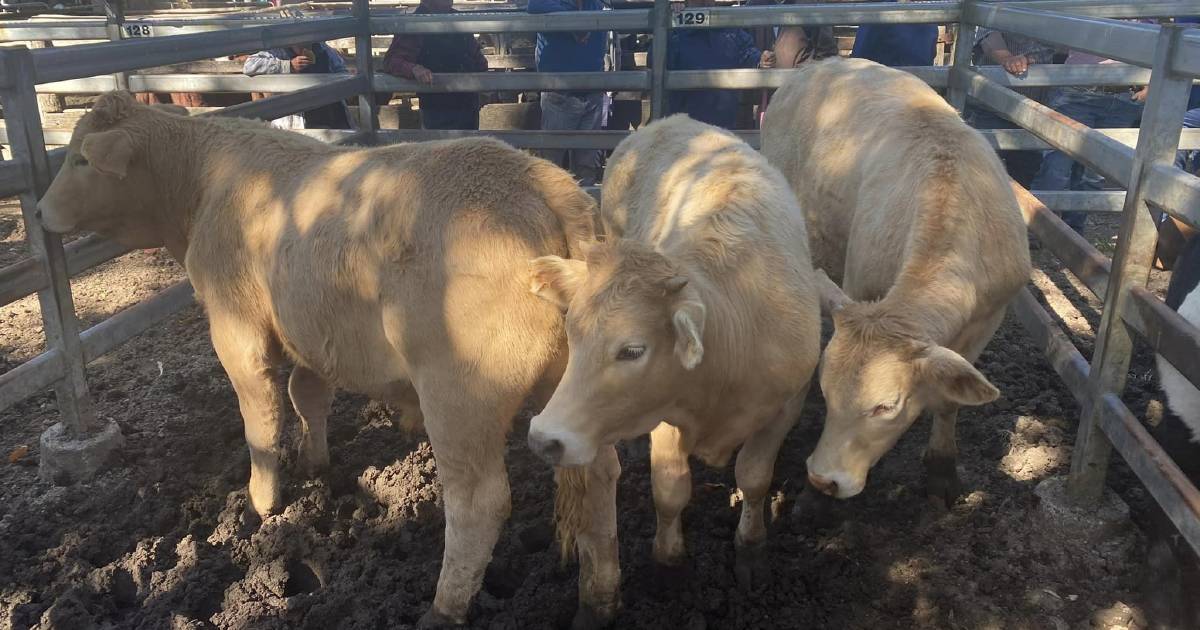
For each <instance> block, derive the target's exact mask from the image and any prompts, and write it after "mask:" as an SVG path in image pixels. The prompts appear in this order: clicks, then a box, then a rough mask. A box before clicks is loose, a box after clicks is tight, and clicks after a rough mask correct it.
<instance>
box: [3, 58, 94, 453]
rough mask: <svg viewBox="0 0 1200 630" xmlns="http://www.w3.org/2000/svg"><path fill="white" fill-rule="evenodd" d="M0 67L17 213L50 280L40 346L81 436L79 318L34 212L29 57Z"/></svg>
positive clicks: (45, 163)
mask: <svg viewBox="0 0 1200 630" xmlns="http://www.w3.org/2000/svg"><path fill="white" fill-rule="evenodd" d="M0 67H2V68H3V71H4V76H5V77H6V78H7V79H8V84H7V85H4V86H3V87H0V107H3V109H4V119H5V123H6V128H7V131H8V139H9V143H10V145H11V146H12V152H13V159H15V160H19V161H22V162H25V163H26V164H28V166H29V173H30V177H31V180H32V181H31V184H32V187H31V189H30V190H27V191H26V192H24V193H21V216H22V218H23V219H24V222H25V233H26V235H27V238H28V241H29V249H30V254H32V255H33V257H34V259H36V260H39V261H41V263H42V265H43V266H44V268H45V272H46V277H47V278H49V280H50V286H49V287H48V288H46V289H43V290H41V291H39V292H38V302H39V303H40V305H41V309H42V323H43V325H44V327H45V330H46V350H47V351H50V352H53V351H57V352H58V353H59V354H60V356H61V357H62V365H63V368H64V372H65V374H64V376H63V378H62V380H61V381H59V382H58V383H57V384H56V385H55V390H54V392H55V396H56V397H57V399H58V409H59V412H60V413H61V414H62V422H63V424H64V425H65V426H66V428H67V431H68V433H69V434H71V435H73V436H81V435H83V434H85V433H88V432H90V431H92V430H93V429H95V428H96V418H95V413H94V412H93V410H92V402H91V399H90V398H89V397H88V387H87V380H86V375H85V372H84V360H83V350H82V347H81V344H80V341H79V322H78V320H76V318H75V304H74V302H73V301H72V299H71V279H70V277H69V274H68V273H67V259H66V254H65V253H64V252H63V245H62V239H61V238H59V236H58V235H57V234H52V233H50V232H47V231H45V230H43V229H42V224H41V222H40V221H39V220H38V217H37V202H38V199H40V198H41V196H42V195H43V194H44V193H45V192H46V189H47V188H48V187H49V186H50V180H51V179H52V178H53V173H52V172H51V170H50V160H49V158H48V157H47V155H46V145H45V142H44V140H43V137H42V119H41V116H40V115H39V113H38V104H37V96H36V95H35V93H34V75H33V56H32V54H31V53H30V52H29V50H27V49H25V48H8V49H4V50H0Z"/></svg>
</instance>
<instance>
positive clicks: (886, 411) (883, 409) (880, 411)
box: [867, 403, 897, 418]
mask: <svg viewBox="0 0 1200 630" xmlns="http://www.w3.org/2000/svg"><path fill="white" fill-rule="evenodd" d="M896 406H897V404H896V403H879V404H878V405H875V406H874V407H872V408H871V410H870V411H868V412H867V415H868V416H871V417H872V418H882V417H884V416H890V415H891V414H893V413H895V411H896Z"/></svg>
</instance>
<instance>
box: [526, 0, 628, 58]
mask: <svg viewBox="0 0 1200 630" xmlns="http://www.w3.org/2000/svg"><path fill="white" fill-rule="evenodd" d="M581 4H582V7H583V8H582V9H580V8H577V7H576V5H575V2H574V1H573V0H529V7H528V9H527V10H528V11H529V13H531V14H540V13H558V12H561V11H600V10H602V9H603V8H604V5H603V4H601V3H600V0H583V1H582V3H581ZM577 35H579V33H538V34H537V47H536V48H535V49H534V59H535V60H536V63H537V69H538V72H601V71H603V70H604V53H605V52H606V51H607V50H608V44H607V42H606V41H605V33H604V31H591V32H589V33H588V37H587V40H585V41H584V42H582V43H581V42H580V41H579V40H578V39H577V38H576V36H577Z"/></svg>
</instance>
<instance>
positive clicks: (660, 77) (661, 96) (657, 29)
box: [650, 0, 671, 120]
mask: <svg viewBox="0 0 1200 630" xmlns="http://www.w3.org/2000/svg"><path fill="white" fill-rule="evenodd" d="M650 20H651V27H652V28H653V29H654V30H653V36H652V37H653V39H651V43H652V44H653V46H654V47H653V48H652V49H651V50H650V120H657V119H659V118H662V117H664V116H666V115H667V89H666V87H667V40H668V39H670V34H671V0H654V9H653V11H652V12H651V14H650Z"/></svg>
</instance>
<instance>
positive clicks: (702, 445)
mask: <svg viewBox="0 0 1200 630" xmlns="http://www.w3.org/2000/svg"><path fill="white" fill-rule="evenodd" d="M601 217H602V220H603V223H604V226H605V230H606V232H607V233H608V235H609V238H611V239H612V241H611V242H609V243H605V244H601V245H597V246H595V247H594V248H592V249H590V251H587V252H585V260H563V259H561V258H558V257H554V256H550V257H544V258H539V259H537V260H535V261H533V271H532V275H533V290H534V292H535V293H537V294H538V295H540V296H542V297H545V298H546V299H547V300H549V301H551V302H553V303H554V304H556V305H558V306H560V307H561V308H563V309H565V310H566V313H567V341H568V344H569V347H570V353H569V360H568V363H567V369H566V372H565V373H564V375H563V379H562V381H561V382H560V383H559V386H558V389H556V390H555V392H554V395H553V396H552V397H551V399H550V402H549V403H547V405H546V408H545V409H544V410H543V411H542V412H541V413H540V414H538V415H537V416H536V417H534V419H533V421H532V423H531V424H530V429H529V445H530V447H531V448H532V449H533V450H534V452H536V453H538V454H539V455H540V456H541V457H542V458H544V459H545V460H546V461H548V462H549V463H551V464H555V465H562V466H574V467H588V469H587V473H586V474H587V475H588V476H589V479H588V482H587V483H585V484H580V486H581V487H585V488H586V490H583V491H582V492H586V494H587V496H586V498H585V497H583V496H580V497H577V498H578V499H579V501H580V504H579V505H574V506H572V505H569V503H568V502H566V501H564V497H562V496H561V494H562V493H564V492H565V488H560V497H559V505H558V507H559V518H560V527H561V526H563V521H564V519H565V520H568V521H569V520H571V519H572V518H574V517H575V515H576V512H577V511H578V510H583V511H585V512H586V513H587V515H586V516H585V517H583V518H581V519H579V520H582V521H584V522H586V523H587V525H586V529H585V530H584V531H581V532H574V531H571V530H572V529H573V528H574V527H576V525H574V524H571V523H567V524H566V527H565V529H566V530H567V532H566V540H568V541H569V540H571V537H572V535H575V534H577V535H578V550H579V554H580V557H581V558H582V559H583V563H582V568H581V576H580V585H581V586H580V589H581V592H580V609H581V617H577V620H578V619H583V618H587V617H596V618H600V619H606V618H608V617H609V616H611V614H612V613H613V612H614V610H615V608H616V606H617V604H618V602H619V593H618V592H617V587H618V585H619V569H618V566H617V550H616V505H615V503H614V500H615V485H616V481H617V477H618V475H619V474H620V464H619V463H618V462H617V457H616V453H615V450H614V449H613V444H614V443H615V442H616V441H618V440H625V439H630V438H634V437H637V436H639V435H644V434H646V433H650V440H651V467H652V471H653V472H652V480H653V486H654V503H655V507H656V509H657V511H658V533H657V535H656V536H655V540H654V558H655V560H657V561H658V562H660V563H664V564H678V563H680V562H682V561H683V560H684V539H683V532H682V529H681V525H680V518H679V515H680V512H681V511H682V510H683V508H684V506H685V505H687V502H688V500H689V498H690V497H691V476H690V473H689V471H688V456H689V455H696V456H697V457H700V458H701V459H703V460H704V461H705V462H707V463H709V464H711V465H716V466H721V465H724V464H725V463H726V462H727V461H728V459H729V458H730V456H731V455H732V454H733V451H734V450H735V449H737V448H738V447H739V446H741V447H742V449H741V452H740V453H739V454H738V458H737V466H736V471H735V474H736V477H737V484H738V488H739V489H740V490H741V493H742V499H743V503H742V518H741V522H740V524H739V525H738V529H737V536H736V538H735V543H736V545H737V550H738V562H737V574H738V578H739V580H740V581H742V582H747V581H749V582H753V581H755V580H761V579H762V576H761V575H757V576H756V573H758V572H759V571H760V570H761V569H762V564H761V563H762V560H763V559H762V557H761V555H762V554H761V550H762V543H763V541H764V539H765V537H766V528H765V526H764V524H763V500H764V498H765V497H766V493H767V488H768V486H769V485H770V483H771V477H772V474H773V470H774V465H775V456H776V453H777V452H778V450H779V446H780V444H781V443H782V441H783V439H784V436H785V435H786V434H787V432H788V430H789V429H790V428H791V427H792V425H793V424H794V423H795V422H796V420H797V416H798V414H799V411H800V407H801V405H802V404H803V402H804V396H805V393H806V392H807V390H808V385H809V381H810V378H811V376H812V373H813V370H814V369H815V367H816V364H817V360H818V353H819V346H820V339H819V336H820V306H819V298H818V295H817V288H816V286H815V284H814V281H813V273H812V268H811V265H810V263H809V260H808V237H807V236H806V235H805V230H804V218H803V215H802V214H801V212H800V208H799V206H797V204H796V199H795V196H794V195H793V194H792V193H791V191H790V190H788V186H787V182H786V181H784V179H783V177H782V176H781V175H780V174H779V172H778V171H776V170H775V169H774V168H772V167H771V166H770V165H768V164H767V162H766V160H764V159H763V158H762V156H760V155H759V154H757V153H756V152H755V151H754V150H753V149H751V148H750V147H749V146H748V145H746V144H745V143H744V142H742V141H741V140H739V139H738V138H736V137H735V136H733V135H732V134H730V133H728V132H725V131H722V130H720V129H717V128H716V127H712V126H710V125H706V124H703V123H699V122H696V121H694V120H692V119H690V118H687V117H686V116H682V115H680V116H673V117H671V118H667V119H665V120H662V121H658V122H655V123H652V124H650V125H648V126H646V127H644V128H643V129H641V130H640V131H637V132H636V133H634V134H632V135H631V136H630V137H629V138H627V139H625V140H624V141H622V142H621V144H620V145H619V146H618V147H617V149H616V152H615V153H614V154H613V157H612V160H611V161H610V162H609V166H608V173H607V176H606V178H605V184H604V197H603V200H602V202H601Z"/></svg>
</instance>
